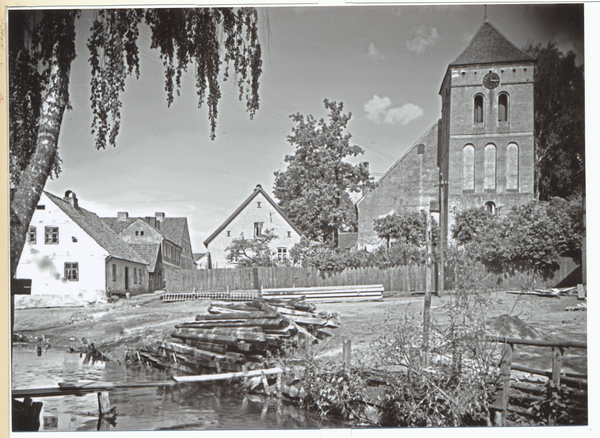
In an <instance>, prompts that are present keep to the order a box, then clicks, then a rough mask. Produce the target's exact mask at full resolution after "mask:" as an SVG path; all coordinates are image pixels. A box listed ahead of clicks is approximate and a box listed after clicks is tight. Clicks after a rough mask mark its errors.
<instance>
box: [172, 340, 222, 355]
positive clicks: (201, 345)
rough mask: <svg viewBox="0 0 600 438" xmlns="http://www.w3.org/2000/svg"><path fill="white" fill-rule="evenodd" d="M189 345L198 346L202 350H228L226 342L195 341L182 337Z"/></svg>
mask: <svg viewBox="0 0 600 438" xmlns="http://www.w3.org/2000/svg"><path fill="white" fill-rule="evenodd" d="M182 341H184V342H185V343H186V344H187V345H191V346H192V347H197V348H199V349H201V350H206V351H216V352H217V353H225V351H227V345H224V344H214V343H212V342H200V341H193V340H190V339H182Z"/></svg>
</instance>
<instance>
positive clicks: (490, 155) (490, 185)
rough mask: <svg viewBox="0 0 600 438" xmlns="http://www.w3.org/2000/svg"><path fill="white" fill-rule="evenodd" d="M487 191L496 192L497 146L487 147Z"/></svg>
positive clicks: (485, 184) (489, 145) (485, 187)
mask: <svg viewBox="0 0 600 438" xmlns="http://www.w3.org/2000/svg"><path fill="white" fill-rule="evenodd" d="M484 189H485V190H496V146H495V145H493V144H491V143H490V144H488V145H487V146H486V147H485V180H484Z"/></svg>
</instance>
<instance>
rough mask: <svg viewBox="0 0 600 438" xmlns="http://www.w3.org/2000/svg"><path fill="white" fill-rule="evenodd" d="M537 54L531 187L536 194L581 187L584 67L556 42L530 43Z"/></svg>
mask: <svg viewBox="0 0 600 438" xmlns="http://www.w3.org/2000/svg"><path fill="white" fill-rule="evenodd" d="M525 52H527V53H528V54H530V55H531V56H533V57H534V58H536V59H537V68H536V73H535V87H534V108H535V119H534V125H535V127H534V129H535V162H536V178H535V181H536V190H537V192H538V194H539V199H540V200H544V201H547V200H549V199H550V198H552V197H561V198H567V197H569V196H571V195H573V194H577V193H581V192H582V190H583V185H584V178H583V173H584V168H585V89H584V67H583V65H579V66H578V65H577V63H576V60H575V58H576V56H575V53H573V52H572V51H569V52H568V53H567V54H566V55H564V54H563V53H562V52H561V51H559V50H558V47H557V46H556V44H555V43H553V42H549V43H548V45H547V46H546V47H544V46H542V44H537V45H533V44H530V45H529V46H527V47H526V48H525Z"/></svg>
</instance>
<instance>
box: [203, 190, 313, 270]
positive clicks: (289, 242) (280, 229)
mask: <svg viewBox="0 0 600 438" xmlns="http://www.w3.org/2000/svg"><path fill="white" fill-rule="evenodd" d="M258 202H260V208H258ZM255 222H263V223H264V226H263V231H265V230H267V229H272V230H273V231H274V233H275V235H276V236H278V238H277V239H273V240H272V241H271V245H270V247H271V250H272V251H273V253H274V254H275V255H276V254H277V248H286V249H287V252H288V254H289V250H290V249H291V248H292V247H293V246H294V245H295V244H296V243H298V242H300V238H301V236H300V235H299V234H298V233H297V232H296V231H294V229H293V228H292V227H291V226H290V224H288V222H287V221H286V220H285V219H284V218H283V217H282V216H281V215H280V214H279V212H278V211H277V210H276V209H275V207H273V206H272V205H271V203H270V202H269V201H267V199H266V198H265V197H264V196H263V195H262V193H258V195H256V197H255V198H254V199H253V200H252V201H250V203H249V204H248V205H247V206H246V208H245V209H244V210H242V211H241V212H240V213H239V214H238V215H237V216H236V217H235V218H234V219H233V220H232V221H231V222H230V223H229V224H228V225H227V227H226V228H225V229H224V230H223V231H222V232H221V233H220V234H219V235H218V236H217V237H215V238H214V239H213V240H212V241H211V242H210V243H209V245H208V251H209V252H210V260H211V267H212V268H213V269H217V268H231V267H235V265H231V264H229V263H227V258H226V256H227V252H226V251H225V249H226V248H227V247H228V246H229V245H231V243H232V241H233V239H235V238H239V237H240V235H242V234H243V235H244V237H245V238H247V239H251V238H252V237H254V223H255ZM228 231H229V236H228V235H227V232H228ZM288 231H289V232H290V235H291V236H290V237H288Z"/></svg>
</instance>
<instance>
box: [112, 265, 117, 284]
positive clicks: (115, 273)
mask: <svg viewBox="0 0 600 438" xmlns="http://www.w3.org/2000/svg"><path fill="white" fill-rule="evenodd" d="M112 281H117V265H115V264H113V265H112Z"/></svg>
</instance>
